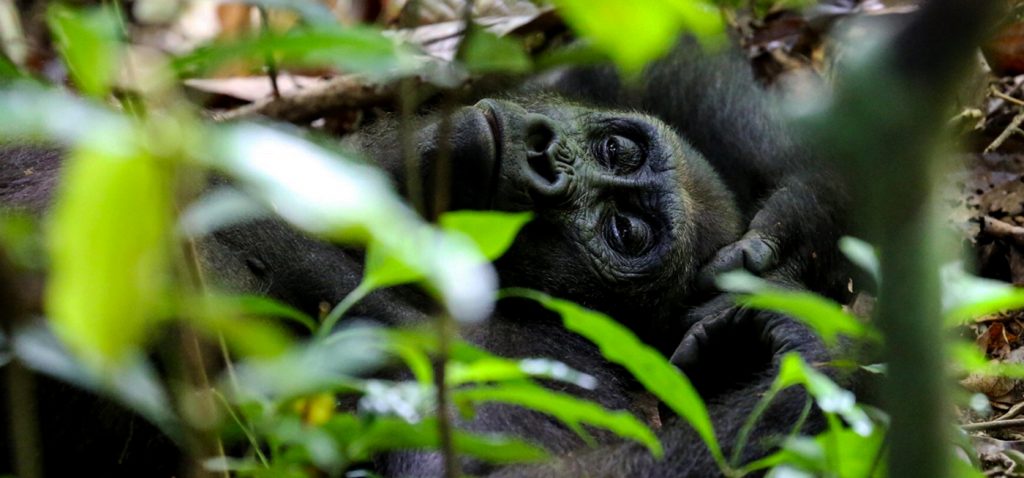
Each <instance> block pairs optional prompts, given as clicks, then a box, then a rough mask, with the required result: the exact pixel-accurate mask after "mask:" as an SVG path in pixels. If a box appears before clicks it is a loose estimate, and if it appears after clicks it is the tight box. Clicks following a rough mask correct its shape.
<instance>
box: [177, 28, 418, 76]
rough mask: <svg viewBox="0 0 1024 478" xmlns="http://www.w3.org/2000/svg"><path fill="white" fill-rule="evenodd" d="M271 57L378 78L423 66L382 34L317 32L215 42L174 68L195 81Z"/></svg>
mask: <svg viewBox="0 0 1024 478" xmlns="http://www.w3.org/2000/svg"><path fill="white" fill-rule="evenodd" d="M268 57H272V58H274V59H275V60H276V61H278V63H279V64H281V65H293V66H330V67H336V68H339V69H341V70H344V71H345V72H348V73H362V74H366V75H372V76H377V77H386V76H395V75H402V74H407V73H409V72H412V71H414V70H415V69H416V68H417V67H418V66H419V65H420V64H421V63H422V60H420V59H419V58H417V57H416V56H415V55H414V54H413V51H412V50H411V49H410V48H409V47H407V46H405V45H403V44H402V43H400V42H399V41H398V40H397V39H395V38H391V37H387V36H384V35H383V34H381V32H380V31H379V30H376V29H373V28H370V27H347V28H337V27H336V28H326V27H317V28H307V29H301V30H293V31H290V32H287V33H284V34H269V35H262V36H259V37H255V38H248V39H242V40H235V41H231V42H223V43H216V44H213V45H210V46H207V47H203V48H200V49H198V50H196V51H194V52H192V53H190V54H188V55H185V56H182V57H179V58H177V59H176V60H175V61H174V67H175V69H176V70H177V71H178V72H179V74H181V75H185V76H196V75H201V74H203V73H206V72H209V71H210V70H212V69H214V68H216V67H218V66H220V65H222V64H224V63H226V62H229V61H238V60H244V59H248V60H250V61H252V62H253V63H254V64H257V65H262V64H263V63H264V62H265V61H266V59H267V58H268Z"/></svg>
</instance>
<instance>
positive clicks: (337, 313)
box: [316, 281, 374, 340]
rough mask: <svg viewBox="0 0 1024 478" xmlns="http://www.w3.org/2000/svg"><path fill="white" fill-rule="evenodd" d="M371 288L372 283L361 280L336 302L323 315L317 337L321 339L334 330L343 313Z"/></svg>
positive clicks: (367, 293)
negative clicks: (325, 314)
mask: <svg viewBox="0 0 1024 478" xmlns="http://www.w3.org/2000/svg"><path fill="white" fill-rule="evenodd" d="M373 289H374V286H373V285H372V284H370V283H367V282H366V281H363V282H361V283H360V284H359V286H358V287H356V288H355V290H353V291H352V292H350V293H349V294H348V295H347V296H345V298H344V299H342V301H341V302H338V305H336V306H334V308H333V309H331V313H329V314H327V317H324V321H323V323H321V324H320V329H319V330H318V331H317V334H316V336H317V339H319V340H323V339H324V338H326V337H327V336H328V335H330V334H331V331H332V330H334V326H335V325H338V321H339V320H341V318H342V317H344V316H345V313H346V312H348V310H349V309H351V308H352V306H353V305H355V304H356V302H359V301H360V300H362V299H363V298H365V297H366V296H367V295H369V294H370V292H372V291H373Z"/></svg>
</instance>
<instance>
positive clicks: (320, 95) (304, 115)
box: [211, 76, 398, 122]
mask: <svg viewBox="0 0 1024 478" xmlns="http://www.w3.org/2000/svg"><path fill="white" fill-rule="evenodd" d="M397 92H398V84H397V83H386V84H370V83H368V82H367V81H365V80H363V79H359V78H356V77H354V76H339V77H337V78H332V79H331V80H328V81H327V82H325V83H324V84H323V85H318V86H314V87H311V88H307V89H304V90H301V91H299V92H297V93H295V94H294V95H289V96H282V97H280V98H267V99H264V100H261V101H257V102H254V103H251V104H248V105H245V106H243V107H241V108H236V109H233V110H228V111H223V112H219V113H213V114H212V115H211V116H212V117H213V119H214V120H216V121H229V120H236V119H241V118H247V117H253V116H266V117H268V118H273V119H278V120H283V121H291V122H299V121H305V120H313V119H316V118H319V117H322V116H324V115H325V114H326V113H329V112H333V111H340V110H352V109H363V108H367V107H370V106H378V105H384V104H390V103H392V102H393V100H394V98H395V95H396V94H397Z"/></svg>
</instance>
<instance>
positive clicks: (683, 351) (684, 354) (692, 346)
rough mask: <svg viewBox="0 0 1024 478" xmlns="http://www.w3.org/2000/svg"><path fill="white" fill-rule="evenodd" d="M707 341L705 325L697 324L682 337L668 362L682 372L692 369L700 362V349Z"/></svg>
mask: <svg viewBox="0 0 1024 478" xmlns="http://www.w3.org/2000/svg"><path fill="white" fill-rule="evenodd" d="M709 340H710V339H709V337H708V334H707V329H706V328H705V324H704V323H699V324H697V325H694V326H693V327H692V328H691V329H690V330H689V332H687V333H686V335H685V336H684V337H683V340H682V341H681V342H680V343H679V346H678V347H676V350H675V352H673V353H672V358H670V359H669V361H670V362H672V364H673V365H675V366H676V367H679V368H680V369H682V370H686V369H687V368H688V367H693V366H694V365H696V364H697V363H698V362H699V361H700V356H701V353H700V350H701V347H702V346H704V345H705V344H707V343H708V342H709Z"/></svg>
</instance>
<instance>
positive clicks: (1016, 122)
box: [983, 110, 1024, 153]
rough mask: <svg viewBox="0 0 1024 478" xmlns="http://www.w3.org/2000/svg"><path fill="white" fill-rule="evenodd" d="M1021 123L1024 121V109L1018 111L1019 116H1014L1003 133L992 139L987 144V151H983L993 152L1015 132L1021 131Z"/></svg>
mask: <svg viewBox="0 0 1024 478" xmlns="http://www.w3.org/2000/svg"><path fill="white" fill-rule="evenodd" d="M1021 123H1024V110H1022V111H1021V112H1020V113H1017V116H1014V117H1013V119H1012V120H1010V124H1008V125H1006V129H1004V130H1003V132H1002V133H999V136H997V137H996V139H994V140H992V143H991V144H989V145H988V146H986V147H985V151H983V152H985V153H991V152H992V151H995V150H996V149H998V148H999V147H1000V146H1002V145H1003V142H1004V141H1006V140H1007V139H1009V138H1010V136H1011V135H1012V134H1013V133H1015V132H1017V131H1020V129H1019V128H1020V125H1021Z"/></svg>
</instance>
